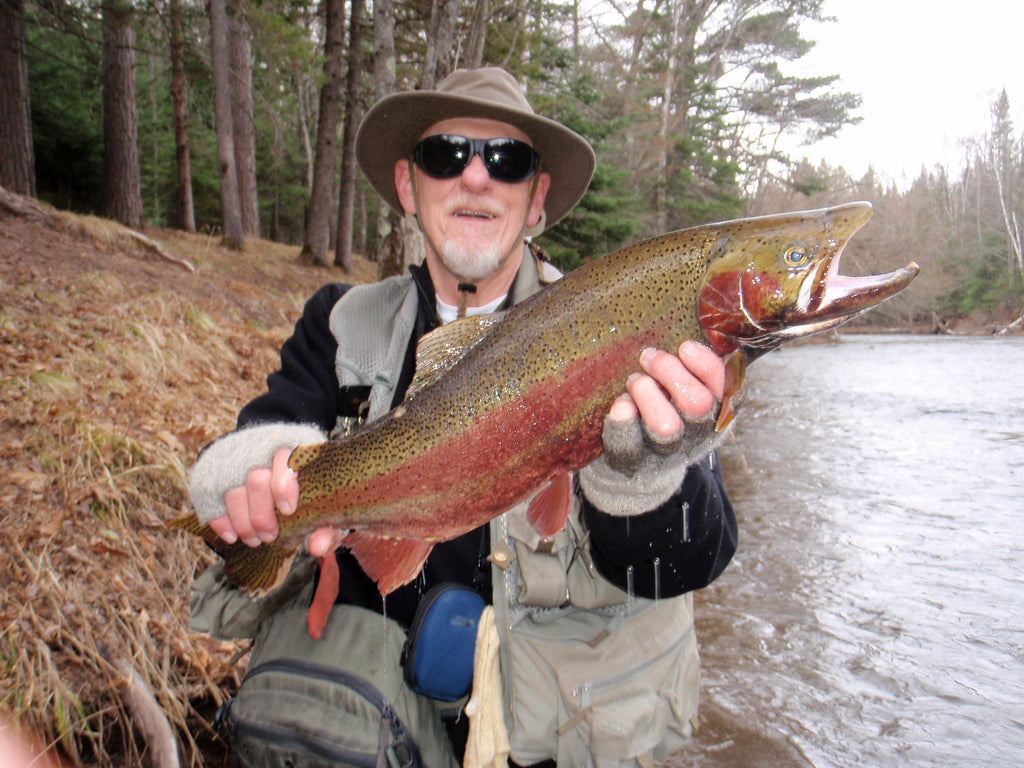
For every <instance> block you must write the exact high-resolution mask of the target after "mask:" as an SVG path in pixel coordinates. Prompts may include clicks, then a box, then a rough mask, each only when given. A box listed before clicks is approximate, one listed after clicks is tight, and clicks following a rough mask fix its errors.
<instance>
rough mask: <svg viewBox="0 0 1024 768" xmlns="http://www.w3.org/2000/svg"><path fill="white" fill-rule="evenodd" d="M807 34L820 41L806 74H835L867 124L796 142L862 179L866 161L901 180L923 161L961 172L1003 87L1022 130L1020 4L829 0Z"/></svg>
mask: <svg viewBox="0 0 1024 768" xmlns="http://www.w3.org/2000/svg"><path fill="white" fill-rule="evenodd" d="M824 7H825V15H828V16H835V17H836V18H837V21H835V22H832V23H829V24H820V25H818V24H815V25H812V26H810V27H808V28H807V29H806V30H805V36H806V37H808V38H809V39H812V40H816V41H818V44H817V45H816V46H815V48H814V50H813V51H812V52H811V53H810V54H808V56H806V57H805V62H806V64H805V66H807V67H808V69H807V71H808V72H809V73H815V74H838V75H840V76H841V80H840V82H839V88H840V89H842V90H847V91H853V92H855V93H859V94H860V95H861V96H862V97H863V104H862V108H861V110H860V111H859V114H860V115H861V117H863V122H862V123H861V124H859V125H857V126H852V127H848V128H844V129H843V130H842V132H841V133H840V134H839V136H838V137H837V138H835V139H832V140H829V141H827V142H823V143H822V144H821V145H819V146H814V147H811V148H803V149H797V150H795V152H796V153H797V154H800V153H805V154H807V155H808V156H809V157H811V158H812V159H819V158H825V159H827V160H828V161H829V162H830V163H831V164H832V165H841V166H843V167H844V168H846V169H847V170H848V171H850V173H851V174H852V175H853V176H854V177H855V178H859V177H860V176H861V175H862V174H863V173H864V172H865V171H866V170H867V168H868V166H869V164H870V165H872V166H873V167H874V168H875V170H876V171H877V172H879V173H881V174H884V175H886V176H888V177H889V178H892V179H893V180H894V181H896V182H897V183H901V182H904V181H912V180H913V179H914V178H916V177H917V176H918V174H919V172H920V170H921V168H922V166H924V167H926V168H929V169H931V168H932V167H933V166H934V165H935V164H936V163H940V164H942V165H945V166H947V167H950V168H953V169H956V168H959V167H960V165H961V161H962V159H963V156H964V150H963V148H962V142H963V140H965V139H971V138H981V137H982V136H983V135H984V134H985V133H986V132H987V131H988V130H989V128H990V127H991V124H992V123H991V106H992V103H993V102H994V101H995V100H996V99H997V98H998V96H999V93H1000V92H1001V91H1002V89H1003V88H1005V89H1006V91H1007V94H1008V95H1009V97H1010V105H1011V109H1012V117H1013V121H1014V129H1015V133H1016V135H1017V136H1018V137H1019V136H1020V135H1021V130H1022V128H1024V36H1022V32H1024V6H1021V5H1019V4H1018V3H1017V2H1016V0H1011V1H1010V2H1008V1H1007V0H967V1H966V2H961V3H956V4H947V3H928V2H914V1H913V0H825V6H824Z"/></svg>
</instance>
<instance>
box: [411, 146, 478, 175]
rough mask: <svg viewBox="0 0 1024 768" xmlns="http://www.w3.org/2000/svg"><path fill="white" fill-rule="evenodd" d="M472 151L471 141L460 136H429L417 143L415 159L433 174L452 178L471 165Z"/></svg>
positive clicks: (420, 165) (421, 166)
mask: <svg viewBox="0 0 1024 768" xmlns="http://www.w3.org/2000/svg"><path fill="white" fill-rule="evenodd" d="M470 151H471V149H470V145H469V141H468V140H467V139H463V138H461V137H459V136H428V137H427V138H425V139H424V140H423V141H421V142H420V143H419V144H417V145H416V149H415V152H414V159H415V160H416V163H417V164H418V165H419V167H420V168H422V169H423V170H424V171H426V172H427V173H428V174H430V175H431V176H434V177H436V178H439V179H451V178H454V177H455V176H458V175H459V174H460V173H462V171H463V170H464V169H465V168H466V166H467V165H469V160H470V158H471V157H472V155H471V154H470Z"/></svg>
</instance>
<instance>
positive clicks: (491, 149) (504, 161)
mask: <svg viewBox="0 0 1024 768" xmlns="http://www.w3.org/2000/svg"><path fill="white" fill-rule="evenodd" d="M484 163H485V164H486V165H487V171H488V172H489V173H490V174H491V178H494V179H497V180H498V181H509V182H516V181H524V180H525V179H528V178H530V177H531V176H532V175H533V174H534V173H535V172H536V170H537V153H536V152H534V151H533V147H531V146H530V145H529V144H526V143H525V142H522V141H517V140H516V139H491V140H490V141H488V142H487V145H486V146H485V148H484Z"/></svg>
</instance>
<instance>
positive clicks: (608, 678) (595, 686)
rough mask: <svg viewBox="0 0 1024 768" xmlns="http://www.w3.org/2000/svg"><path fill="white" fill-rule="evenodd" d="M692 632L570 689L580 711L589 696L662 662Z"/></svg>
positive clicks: (587, 705) (688, 628) (586, 706)
mask: <svg viewBox="0 0 1024 768" xmlns="http://www.w3.org/2000/svg"><path fill="white" fill-rule="evenodd" d="M691 632H693V627H692V626H691V627H687V630H686V632H684V633H683V634H681V635H679V636H677V637H676V639H675V640H673V641H672V642H671V643H669V644H668V645H667V646H665V647H664V648H662V649H661V650H660V651H658V652H657V653H655V654H654V655H653V656H648V657H646V658H644V659H641V660H640V661H638V662H636V663H635V664H631V665H630V666H628V667H626V668H625V669H620V670H619V671H618V672H614V673H612V674H610V675H603V676H602V677H596V678H594V679H593V680H587V681H584V682H582V683H580V684H579V685H577V686H575V687H574V688H573V689H572V693H573V695H574V696H575V697H576V698H578V699H579V701H580V709H581V710H585V709H587V708H588V707H589V706H590V698H591V694H593V693H597V692H599V691H601V690H603V689H605V688H614V687H615V686H617V685H621V684H622V683H624V682H625V681H626V680H629V679H630V678H633V677H636V675H638V674H639V673H640V672H643V671H645V670H646V669H648V668H650V667H653V666H654V665H655V664H657V663H658V662H659V661H662V660H663V659H665V658H666V657H667V656H669V655H671V654H673V653H675V652H676V651H678V650H679V649H680V648H681V647H682V645H683V643H685V642H686V640H687V638H688V637H689V636H690V633H691Z"/></svg>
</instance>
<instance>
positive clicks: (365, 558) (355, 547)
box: [342, 531, 434, 595]
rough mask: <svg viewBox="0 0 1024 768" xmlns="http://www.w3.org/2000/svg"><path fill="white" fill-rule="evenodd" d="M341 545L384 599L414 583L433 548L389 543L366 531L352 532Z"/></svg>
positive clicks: (415, 542)
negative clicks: (401, 587) (405, 585)
mask: <svg viewBox="0 0 1024 768" xmlns="http://www.w3.org/2000/svg"><path fill="white" fill-rule="evenodd" d="M342 544H344V545H345V546H346V547H347V548H348V550H349V551H350V552H351V553H352V555H353V557H355V559H356V560H357V561H358V562H359V566H360V567H361V568H362V569H363V571H364V572H365V573H366V575H367V576H369V577H370V578H371V579H373V580H374V581H375V582H377V589H378V591H379V592H380V593H381V595H388V594H390V593H392V592H394V591H395V590H396V589H398V588H399V587H400V586H402V585H403V584H408V583H409V582H410V581H412V580H413V579H415V578H416V577H417V576H418V575H419V573H420V571H422V570H423V564H424V563H425V562H427V556H428V555H430V551H431V550H432V549H433V548H434V544H433V542H430V541H423V539H389V538H384V537H383V536H376V535H374V534H372V533H366V532H365V531H353V532H352V533H350V534H349V535H348V536H346V537H345V538H344V539H343V540H342Z"/></svg>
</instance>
